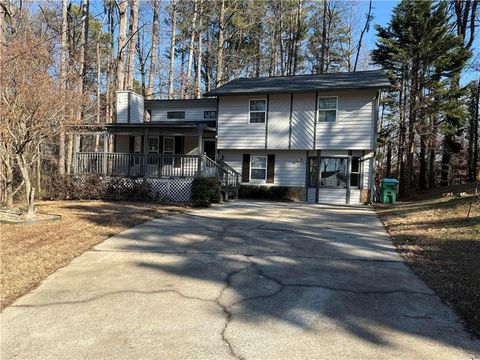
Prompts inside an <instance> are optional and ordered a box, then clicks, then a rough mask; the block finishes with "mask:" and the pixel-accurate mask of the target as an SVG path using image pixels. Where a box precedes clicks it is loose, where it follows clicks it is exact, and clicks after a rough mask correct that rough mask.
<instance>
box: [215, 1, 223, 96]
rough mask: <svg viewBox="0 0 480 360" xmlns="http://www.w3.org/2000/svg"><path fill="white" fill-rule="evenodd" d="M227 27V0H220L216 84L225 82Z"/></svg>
mask: <svg viewBox="0 0 480 360" xmlns="http://www.w3.org/2000/svg"><path fill="white" fill-rule="evenodd" d="M224 29H225V0H220V13H219V15H218V43H217V69H216V77H215V86H216V87H218V86H220V85H222V84H223V47H224V42H225V40H224Z"/></svg>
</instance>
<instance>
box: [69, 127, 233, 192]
mask: <svg viewBox="0 0 480 360" xmlns="http://www.w3.org/2000/svg"><path fill="white" fill-rule="evenodd" d="M215 134H216V129H215V128H212V127H210V126H209V125H208V124H205V123H202V124H191V123H190V124H178V123H176V124H174V125H173V124H153V123H147V124H122V125H119V124H112V125H106V126H104V127H102V128H96V129H90V130H89V131H85V129H84V130H83V131H82V132H81V133H80V134H79V135H80V136H78V141H77V144H76V146H75V153H74V156H73V171H74V173H75V174H77V175H83V174H98V175H103V176H115V177H119V176H120V177H125V178H130V179H139V178H144V179H146V180H148V181H149V182H150V183H152V182H154V183H155V184H157V183H159V180H162V184H163V183H165V182H168V183H169V184H170V183H171V184H177V183H178V182H179V181H173V180H177V179H178V180H181V179H183V180H182V181H180V182H181V183H182V186H183V185H184V183H189V184H191V180H193V178H195V177H216V178H217V179H219V180H220V181H221V183H222V186H223V187H224V193H225V198H226V199H228V194H229V193H231V192H232V190H234V192H235V193H236V190H238V187H239V185H240V174H239V173H238V172H236V171H235V170H234V169H232V168H231V167H230V166H228V165H227V164H226V163H224V162H223V161H222V160H221V159H218V158H217V156H216V154H217V151H216V139H215ZM169 180H171V181H169ZM188 180H190V181H188ZM169 186H170V185H169ZM174 186H176V185H174Z"/></svg>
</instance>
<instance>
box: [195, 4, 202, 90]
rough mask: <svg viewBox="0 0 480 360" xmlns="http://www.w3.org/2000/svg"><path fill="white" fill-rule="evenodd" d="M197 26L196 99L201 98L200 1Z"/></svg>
mask: <svg viewBox="0 0 480 360" xmlns="http://www.w3.org/2000/svg"><path fill="white" fill-rule="evenodd" d="M199 8H200V9H199V18H200V20H199V24H198V25H199V26H198V28H199V29H198V40H197V43H198V45H197V74H196V76H195V79H196V98H197V99H199V98H200V97H202V36H203V32H202V16H203V1H202V0H200V4H199Z"/></svg>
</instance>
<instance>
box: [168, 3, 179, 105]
mask: <svg viewBox="0 0 480 360" xmlns="http://www.w3.org/2000/svg"><path fill="white" fill-rule="evenodd" d="M176 33H177V3H176V0H173V1H172V24H171V36H170V66H169V69H168V98H169V99H173V81H174V75H175V44H176Z"/></svg>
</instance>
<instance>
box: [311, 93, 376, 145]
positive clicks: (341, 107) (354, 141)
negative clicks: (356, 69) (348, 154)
mask: <svg viewBox="0 0 480 360" xmlns="http://www.w3.org/2000/svg"><path fill="white" fill-rule="evenodd" d="M321 96H338V104H337V107H338V111H337V118H336V122H317V131H316V138H317V139H316V140H317V141H316V148H317V149H322V150H323V149H350V150H366V149H372V148H373V141H374V120H373V119H372V115H373V103H374V97H375V92H374V91H369V90H363V91H355V92H344V93H338V94H337V93H335V94H333V93H332V94H324V93H322V94H321Z"/></svg>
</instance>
